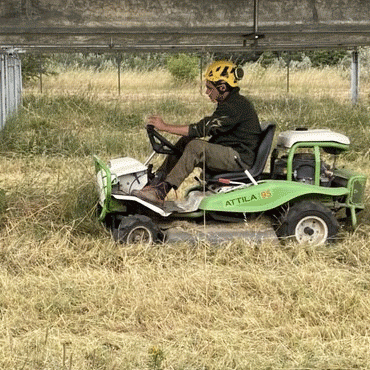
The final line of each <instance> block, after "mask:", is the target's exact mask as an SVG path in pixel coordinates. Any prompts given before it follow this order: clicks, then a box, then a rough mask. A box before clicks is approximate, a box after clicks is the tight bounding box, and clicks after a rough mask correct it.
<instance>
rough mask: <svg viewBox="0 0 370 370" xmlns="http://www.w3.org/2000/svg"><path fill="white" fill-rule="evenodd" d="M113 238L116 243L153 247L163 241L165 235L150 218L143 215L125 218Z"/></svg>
mask: <svg viewBox="0 0 370 370" xmlns="http://www.w3.org/2000/svg"><path fill="white" fill-rule="evenodd" d="M113 236H114V238H115V240H116V241H118V242H121V243H125V244H146V245H151V244H153V243H155V242H157V241H161V240H163V233H162V232H161V230H160V229H159V227H158V226H157V225H155V224H154V222H153V221H152V220H151V219H150V218H149V217H147V216H143V215H135V216H128V217H124V218H123V219H122V220H121V222H120V224H119V226H118V229H117V231H116V232H115V233H114V234H113Z"/></svg>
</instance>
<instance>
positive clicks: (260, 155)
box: [206, 122, 276, 183]
mask: <svg viewBox="0 0 370 370" xmlns="http://www.w3.org/2000/svg"><path fill="white" fill-rule="evenodd" d="M275 129H276V124H275V123H271V122H267V123H266V126H265V127H264V128H263V129H262V132H261V141H260V144H259V146H258V150H257V154H256V158H255V161H254V164H253V166H252V168H251V169H250V170H249V173H250V174H251V175H252V177H253V178H254V179H256V180H258V177H259V176H260V175H261V174H262V172H263V170H264V168H265V165H266V162H267V159H268V156H269V154H270V150H271V146H272V141H273V139H274V134H275ZM208 175H210V176H207V173H206V181H207V183H216V182H219V179H226V180H232V181H239V182H245V183H248V182H251V181H250V180H249V178H248V176H247V175H246V174H245V172H243V171H241V172H228V173H221V174H220V173H218V174H208Z"/></svg>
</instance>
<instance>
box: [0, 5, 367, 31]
mask: <svg viewBox="0 0 370 370" xmlns="http://www.w3.org/2000/svg"><path fill="white" fill-rule="evenodd" d="M258 3H259V6H258V8H259V22H260V25H261V26H263V25H287V24H296V23H298V24H307V23H310V24H319V23H322V24H342V23H358V22H365V23H367V24H369V23H370V20H369V15H370V2H369V1H368V0H259V1H258ZM253 9H254V0H212V1H209V0H181V1H180V0H109V1H107V0H0V21H1V24H2V25H3V26H5V25H6V26H11V25H13V26H14V25H15V26H27V27H45V26H50V27H56V26H71V25H73V26H76V25H77V26H94V27H95V26H99V27H111V26H117V27H134V26H136V27H203V26H211V27H222V26H246V25H252V23H253Z"/></svg>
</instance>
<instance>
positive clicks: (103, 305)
mask: <svg viewBox="0 0 370 370" xmlns="http://www.w3.org/2000/svg"><path fill="white" fill-rule="evenodd" d="M253 68H255V69H253ZM290 78H291V79H290V81H291V88H290V93H289V94H287V93H286V91H285V88H286V85H285V83H286V80H285V71H284V70H283V71H281V70H277V69H268V70H265V71H261V70H259V69H257V67H252V66H251V67H250V70H248V71H247V75H246V79H245V80H244V82H243V84H242V90H243V91H244V92H245V93H247V94H248V95H250V96H251V97H252V99H253V100H254V102H255V104H256V107H257V110H258V111H259V113H260V116H261V118H262V119H263V120H275V121H276V122H277V123H278V129H279V130H284V129H287V128H291V127H297V126H300V125H303V124H304V125H307V126H309V127H323V126H325V127H328V128H335V129H337V130H339V131H341V132H343V133H346V134H348V135H349V136H350V138H351V140H352V143H353V148H354V150H353V151H352V152H351V153H350V154H349V155H347V156H344V157H342V158H340V163H341V164H343V165H346V166H348V167H351V168H354V169H355V170H358V171H361V172H365V173H367V174H369V172H370V170H369V168H370V167H369V161H370V160H369V150H368V140H369V117H368V107H367V100H366V97H364V96H362V102H361V103H360V105H359V106H358V107H352V106H351V105H350V104H349V103H348V102H347V101H346V99H344V95H345V94H344V92H343V91H344V90H346V87H345V86H347V85H348V81H347V79H346V76H344V75H343V73H342V71H337V70H329V69H328V70H324V71H315V70H309V71H306V72H302V71H296V72H292V74H291V76H290ZM116 82H117V81H116V74H115V72H114V71H112V72H104V73H99V74H92V73H91V72H86V71H72V72H68V73H63V74H60V75H58V76H50V77H48V78H45V79H44V85H43V90H44V92H43V94H42V95H40V94H39V92H38V85H37V84H34V85H31V86H29V87H28V88H27V90H26V94H25V97H24V110H23V112H22V113H21V115H20V117H19V118H18V119H15V120H13V121H12V122H11V125H9V127H7V129H6V130H5V131H4V132H3V133H2V138H1V145H0V151H1V154H2V155H1V156H0V188H1V189H3V192H2V193H1V194H0V211H1V213H0V216H1V217H0V224H1V229H0V368H1V369H29V370H31V369H32V370H35V369H58V370H61V369H63V370H64V369H79V370H82V369H110V370H113V369H163V370H164V369H168V370H169V369H176V370H180V369H183V370H185V369H187V370H190V369H194V370H195V369H199V370H200V369H220V370H221V369H223V370H224V369H336V370H338V369H354V368H357V369H367V368H369V365H368V364H369V363H370V355H369V353H370V352H369V339H370V336H369V332H370V327H369V326H370V321H369V319H368V317H369V315H368V311H369V306H370V271H369V265H370V253H369V248H368V245H369V232H370V223H369V211H368V206H369V192H368V189H367V192H366V197H367V198H366V204H367V209H366V210H365V211H364V213H363V216H362V218H361V223H360V225H359V227H358V228H357V229H356V230H355V232H354V233H349V232H348V231H346V230H343V233H342V236H343V239H342V240H340V241H338V242H337V243H336V244H334V245H330V246H323V247H318V248H312V247H308V246H298V245H295V244H289V245H286V246H284V247H282V246H277V245H276V244H272V243H270V242H265V243H262V244H261V243H258V242H246V241H242V240H235V241H232V242H225V243H223V244H221V245H217V246H215V245H209V244H207V243H205V242H199V243H196V244H195V245H189V244H185V243H178V244H174V245H159V246H153V247H145V246H142V245H137V246H127V247H123V246H120V245H116V244H115V243H114V242H113V241H112V238H111V236H110V235H109V233H108V232H107V231H106V230H105V229H104V228H103V227H102V226H101V225H100V224H99V223H98V222H97V220H96V217H95V214H94V206H95V202H96V194H95V191H94V185H95V184H94V181H95V180H94V169H93V163H92V158H91V155H92V154H99V155H100V156H101V157H103V158H105V159H108V158H109V157H111V156H118V155H130V156H133V157H136V158H139V159H144V158H145V157H146V155H147V154H148V153H149V151H150V148H149V145H148V143H147V139H146V136H145V132H144V129H143V127H144V122H145V117H146V116H147V115H149V114H152V113H154V112H157V113H161V114H163V115H164V117H165V119H166V120H168V121H170V122H174V123H178V124H181V123H188V122H194V121H196V120H197V119H198V118H200V117H201V116H203V115H204V114H208V113H210V112H211V111H212V109H213V106H212V104H210V103H209V102H208V101H207V99H206V98H204V96H201V95H200V93H199V90H200V88H199V85H198V84H193V85H186V86H179V85H175V84H174V83H173V82H172V80H171V79H170V77H169V75H168V74H167V73H166V72H165V71H155V72H152V73H146V74H140V73H131V72H124V73H123V74H122V86H123V84H124V83H125V89H124V90H123V91H122V94H121V95H120V96H118V94H117V89H116ZM329 84H330V86H331V87H332V88H330V89H329V88H328V85H329ZM363 91H366V86H364V90H363ZM4 192H5V193H4Z"/></svg>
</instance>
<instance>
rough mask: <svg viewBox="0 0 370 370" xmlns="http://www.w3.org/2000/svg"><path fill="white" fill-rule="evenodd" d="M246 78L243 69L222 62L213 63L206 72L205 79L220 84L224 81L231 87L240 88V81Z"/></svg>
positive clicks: (228, 62)
mask: <svg viewBox="0 0 370 370" xmlns="http://www.w3.org/2000/svg"><path fill="white" fill-rule="evenodd" d="M243 76H244V72H243V69H242V68H241V67H238V66H237V65H236V64H234V63H233V62H231V61H227V60H220V61H217V62H213V63H212V64H211V65H210V66H209V67H208V68H207V71H206V74H205V78H206V80H208V81H211V82H218V81H220V80H223V81H225V82H227V83H228V84H229V85H230V86H232V87H235V86H238V81H240V80H241V79H242V78H243Z"/></svg>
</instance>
